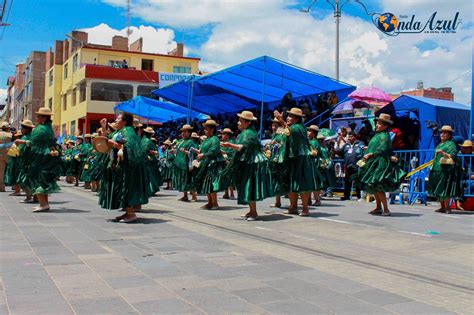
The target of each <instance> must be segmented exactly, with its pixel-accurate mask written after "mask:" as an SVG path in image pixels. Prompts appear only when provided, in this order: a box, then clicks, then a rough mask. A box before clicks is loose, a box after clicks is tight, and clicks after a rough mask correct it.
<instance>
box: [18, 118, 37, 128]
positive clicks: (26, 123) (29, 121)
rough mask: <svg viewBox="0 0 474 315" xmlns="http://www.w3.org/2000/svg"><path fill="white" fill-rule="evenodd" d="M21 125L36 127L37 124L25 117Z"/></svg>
mask: <svg viewBox="0 0 474 315" xmlns="http://www.w3.org/2000/svg"><path fill="white" fill-rule="evenodd" d="M21 125H22V126H24V127H29V128H34V127H35V125H33V122H32V121H31V120H29V119H23V121H22V122H21Z"/></svg>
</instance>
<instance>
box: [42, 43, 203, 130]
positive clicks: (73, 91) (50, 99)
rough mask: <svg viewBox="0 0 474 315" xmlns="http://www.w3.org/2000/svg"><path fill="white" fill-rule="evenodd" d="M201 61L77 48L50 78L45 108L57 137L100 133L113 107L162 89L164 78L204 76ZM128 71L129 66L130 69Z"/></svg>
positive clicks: (88, 47) (55, 69) (99, 48)
mask: <svg viewBox="0 0 474 315" xmlns="http://www.w3.org/2000/svg"><path fill="white" fill-rule="evenodd" d="M199 61H200V59H199V58H188V57H178V56H172V55H160V54H149V53H143V52H137V51H125V50H117V49H111V48H104V47H94V45H91V46H88V45H85V46H83V47H78V48H77V49H76V50H75V51H72V52H71V54H70V56H69V57H68V58H67V59H64V61H63V62H62V64H54V65H52V66H51V68H50V69H49V70H48V71H47V72H46V74H45V76H46V78H45V104H46V106H49V107H50V108H51V109H52V111H53V112H54V116H53V127H54V129H55V133H56V134H57V135H62V136H65V135H76V134H78V133H89V132H95V130H96V129H97V128H98V127H99V121H100V119H101V118H104V117H105V118H108V119H109V120H110V119H113V117H114V111H113V107H114V106H115V105H116V104H117V103H119V102H122V101H125V100H128V99H131V98H133V97H135V96H137V95H143V96H150V92H151V91H152V90H154V89H158V85H159V82H158V78H159V72H173V73H192V74H196V73H198V72H199ZM125 65H127V66H126V67H125Z"/></svg>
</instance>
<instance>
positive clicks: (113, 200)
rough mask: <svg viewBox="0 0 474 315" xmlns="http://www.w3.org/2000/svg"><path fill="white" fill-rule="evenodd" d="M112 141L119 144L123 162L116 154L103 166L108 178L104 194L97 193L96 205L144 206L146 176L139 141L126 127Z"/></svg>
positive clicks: (130, 129)
mask: <svg viewBox="0 0 474 315" xmlns="http://www.w3.org/2000/svg"><path fill="white" fill-rule="evenodd" d="M114 138H115V139H118V141H119V142H123V147H122V152H123V159H122V158H119V156H120V152H117V155H116V156H114V157H113V158H112V159H111V160H110V162H109V165H108V166H107V171H108V174H107V175H108V178H107V180H106V185H104V186H106V187H104V190H105V193H104V192H102V189H101V194H100V196H99V197H100V198H99V203H100V204H101V206H102V207H103V208H106V209H117V208H126V207H131V206H136V205H142V204H146V203H148V182H149V174H148V173H147V169H146V166H145V161H146V156H145V154H144V152H143V149H142V145H141V139H140V137H139V136H138V135H137V134H136V133H135V130H134V129H133V127H131V126H126V127H124V128H122V129H121V130H119V131H118V132H117V134H115V135H114ZM120 138H121V139H120ZM113 154H114V153H113Z"/></svg>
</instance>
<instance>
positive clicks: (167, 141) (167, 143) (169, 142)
mask: <svg viewBox="0 0 474 315" xmlns="http://www.w3.org/2000/svg"><path fill="white" fill-rule="evenodd" d="M163 144H166V145H171V144H172V143H171V141H170V139H166V141H165V142H163Z"/></svg>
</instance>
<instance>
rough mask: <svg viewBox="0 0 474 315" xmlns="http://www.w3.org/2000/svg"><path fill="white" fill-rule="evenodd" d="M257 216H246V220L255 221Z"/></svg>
mask: <svg viewBox="0 0 474 315" xmlns="http://www.w3.org/2000/svg"><path fill="white" fill-rule="evenodd" d="M257 218H258V217H248V218H247V221H249V222H250V221H256V220H257Z"/></svg>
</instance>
